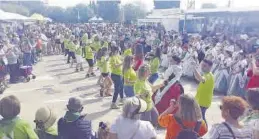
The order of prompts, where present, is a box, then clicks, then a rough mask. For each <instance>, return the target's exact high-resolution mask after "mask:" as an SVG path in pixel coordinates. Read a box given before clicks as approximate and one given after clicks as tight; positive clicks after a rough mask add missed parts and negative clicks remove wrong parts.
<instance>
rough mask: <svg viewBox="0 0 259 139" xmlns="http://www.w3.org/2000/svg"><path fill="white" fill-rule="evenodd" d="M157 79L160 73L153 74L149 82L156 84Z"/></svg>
mask: <svg viewBox="0 0 259 139" xmlns="http://www.w3.org/2000/svg"><path fill="white" fill-rule="evenodd" d="M157 79H158V73H153V74H152V75H151V76H150V77H149V78H148V81H149V82H150V83H151V84H154V83H155V82H156V80H157Z"/></svg>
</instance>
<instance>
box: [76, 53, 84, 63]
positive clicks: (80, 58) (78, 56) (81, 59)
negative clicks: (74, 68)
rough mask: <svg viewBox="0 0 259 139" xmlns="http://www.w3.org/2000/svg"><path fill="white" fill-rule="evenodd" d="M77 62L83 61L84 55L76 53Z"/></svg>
mask: <svg viewBox="0 0 259 139" xmlns="http://www.w3.org/2000/svg"><path fill="white" fill-rule="evenodd" d="M76 63H83V57H82V56H81V55H76Z"/></svg>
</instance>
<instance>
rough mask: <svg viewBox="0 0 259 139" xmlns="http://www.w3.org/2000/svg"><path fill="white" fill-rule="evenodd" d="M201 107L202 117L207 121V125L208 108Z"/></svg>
mask: <svg viewBox="0 0 259 139" xmlns="http://www.w3.org/2000/svg"><path fill="white" fill-rule="evenodd" d="M200 109H201V114H202V119H203V120H204V121H205V123H206V125H207V121H206V111H207V109H208V108H206V107H202V106H200Z"/></svg>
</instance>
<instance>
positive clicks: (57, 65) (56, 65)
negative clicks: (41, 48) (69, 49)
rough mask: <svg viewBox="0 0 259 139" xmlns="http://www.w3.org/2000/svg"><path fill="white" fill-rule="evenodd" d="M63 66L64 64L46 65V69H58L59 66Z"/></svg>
mask: <svg viewBox="0 0 259 139" xmlns="http://www.w3.org/2000/svg"><path fill="white" fill-rule="evenodd" d="M64 65H65V64H64V63H58V64H53V65H48V66H46V67H48V68H49V67H59V66H64Z"/></svg>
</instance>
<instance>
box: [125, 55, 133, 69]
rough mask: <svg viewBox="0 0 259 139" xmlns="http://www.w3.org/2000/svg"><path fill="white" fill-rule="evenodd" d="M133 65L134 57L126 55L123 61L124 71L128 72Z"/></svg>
mask: <svg viewBox="0 0 259 139" xmlns="http://www.w3.org/2000/svg"><path fill="white" fill-rule="evenodd" d="M132 65H133V57H132V56H126V57H125V58H124V61H123V72H126V71H127V70H128V69H130V67H132Z"/></svg>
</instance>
